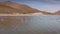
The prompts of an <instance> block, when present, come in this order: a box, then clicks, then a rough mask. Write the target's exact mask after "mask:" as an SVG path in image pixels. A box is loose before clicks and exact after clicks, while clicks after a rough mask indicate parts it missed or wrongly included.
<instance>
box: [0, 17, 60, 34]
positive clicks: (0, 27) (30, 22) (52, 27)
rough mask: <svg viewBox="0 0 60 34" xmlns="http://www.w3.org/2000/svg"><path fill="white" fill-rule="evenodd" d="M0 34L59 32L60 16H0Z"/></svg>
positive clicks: (59, 33) (57, 33)
mask: <svg viewBox="0 0 60 34" xmlns="http://www.w3.org/2000/svg"><path fill="white" fill-rule="evenodd" d="M0 34H60V16H0Z"/></svg>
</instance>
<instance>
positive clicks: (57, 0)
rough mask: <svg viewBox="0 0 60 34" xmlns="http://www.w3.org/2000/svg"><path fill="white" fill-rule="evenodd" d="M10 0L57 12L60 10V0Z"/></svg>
mask: <svg viewBox="0 0 60 34" xmlns="http://www.w3.org/2000/svg"><path fill="white" fill-rule="evenodd" d="M0 1H6V0H0ZM10 1H12V2H16V3H22V4H26V5H28V6H30V7H32V8H35V9H38V10H42V11H47V12H56V11H59V10H60V0H10Z"/></svg>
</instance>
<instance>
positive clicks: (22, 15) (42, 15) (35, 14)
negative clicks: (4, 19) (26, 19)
mask: <svg viewBox="0 0 60 34" xmlns="http://www.w3.org/2000/svg"><path fill="white" fill-rule="evenodd" d="M0 16H60V15H44V14H0Z"/></svg>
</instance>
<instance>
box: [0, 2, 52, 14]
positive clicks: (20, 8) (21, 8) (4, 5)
mask: <svg viewBox="0 0 60 34" xmlns="http://www.w3.org/2000/svg"><path fill="white" fill-rule="evenodd" d="M15 13H19V14H30V13H42V14H52V13H49V12H45V11H40V10H37V9H34V8H32V7H30V6H27V5H24V4H18V3H15V2H0V14H15Z"/></svg>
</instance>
